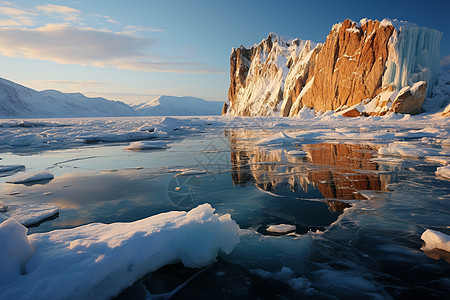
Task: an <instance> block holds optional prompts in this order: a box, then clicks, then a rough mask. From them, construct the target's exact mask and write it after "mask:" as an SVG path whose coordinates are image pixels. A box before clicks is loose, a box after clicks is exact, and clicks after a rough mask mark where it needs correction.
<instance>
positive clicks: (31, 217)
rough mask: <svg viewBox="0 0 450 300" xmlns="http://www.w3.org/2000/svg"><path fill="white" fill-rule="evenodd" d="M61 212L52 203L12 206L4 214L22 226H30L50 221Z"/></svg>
mask: <svg viewBox="0 0 450 300" xmlns="http://www.w3.org/2000/svg"><path fill="white" fill-rule="evenodd" d="M58 212H59V209H58V207H57V206H56V205H54V204H52V203H40V204H23V205H10V206H9V207H8V209H7V211H6V213H4V215H5V216H6V217H9V218H13V219H16V220H17V221H18V222H19V223H20V224H22V225H24V226H29V225H33V224H37V223H39V222H41V221H43V220H45V219H48V218H50V217H52V216H54V215H56V214H57V213H58Z"/></svg>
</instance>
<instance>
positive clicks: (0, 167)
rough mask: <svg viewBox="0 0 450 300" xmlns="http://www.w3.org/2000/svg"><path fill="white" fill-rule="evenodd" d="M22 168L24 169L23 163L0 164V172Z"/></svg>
mask: <svg viewBox="0 0 450 300" xmlns="http://www.w3.org/2000/svg"><path fill="white" fill-rule="evenodd" d="M22 169H25V166H24V165H0V173H1V172H9V171H15V170H22Z"/></svg>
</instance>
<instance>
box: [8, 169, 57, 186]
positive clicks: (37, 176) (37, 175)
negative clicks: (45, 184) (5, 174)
mask: <svg viewBox="0 0 450 300" xmlns="http://www.w3.org/2000/svg"><path fill="white" fill-rule="evenodd" d="M53 178H54V176H53V174H52V173H50V172H49V171H47V170H44V171H39V172H33V173H24V174H22V175H19V176H16V177H14V178H12V179H10V180H8V181H7V183H15V184H19V183H28V182H34V181H41V180H49V179H53Z"/></svg>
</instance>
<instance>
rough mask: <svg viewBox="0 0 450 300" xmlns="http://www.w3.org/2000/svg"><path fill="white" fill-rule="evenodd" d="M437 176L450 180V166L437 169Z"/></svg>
mask: <svg viewBox="0 0 450 300" xmlns="http://www.w3.org/2000/svg"><path fill="white" fill-rule="evenodd" d="M436 175H437V176H441V177H445V178H447V179H450V165H448V166H444V167H439V168H437V170H436Z"/></svg>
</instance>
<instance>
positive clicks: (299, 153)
mask: <svg viewBox="0 0 450 300" xmlns="http://www.w3.org/2000/svg"><path fill="white" fill-rule="evenodd" d="M286 154H287V155H291V156H306V155H308V153H307V152H305V151H302V150H291V151H288V152H287V153H286Z"/></svg>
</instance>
